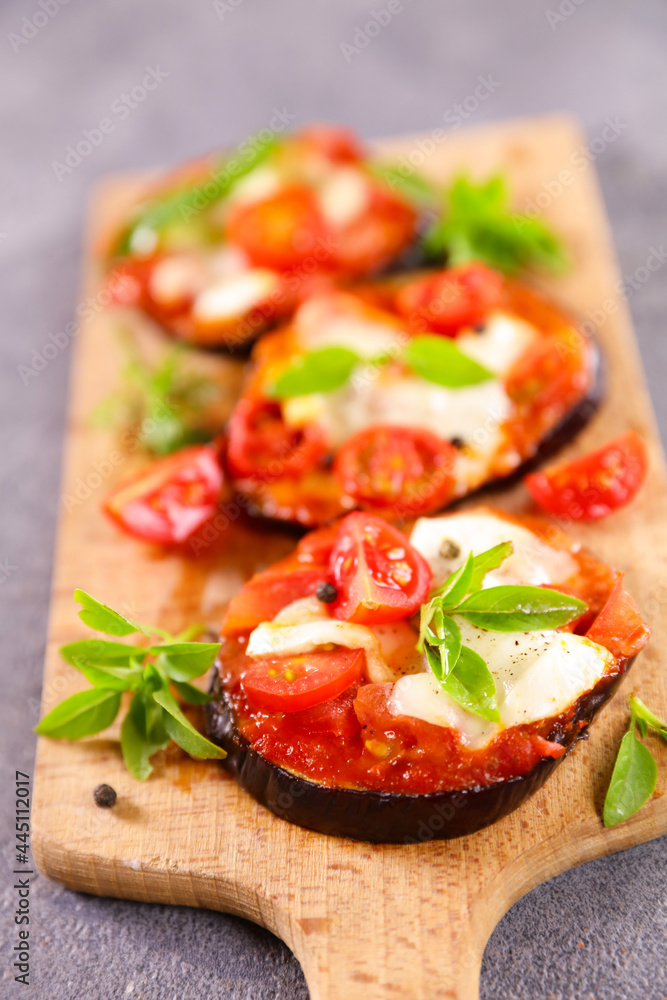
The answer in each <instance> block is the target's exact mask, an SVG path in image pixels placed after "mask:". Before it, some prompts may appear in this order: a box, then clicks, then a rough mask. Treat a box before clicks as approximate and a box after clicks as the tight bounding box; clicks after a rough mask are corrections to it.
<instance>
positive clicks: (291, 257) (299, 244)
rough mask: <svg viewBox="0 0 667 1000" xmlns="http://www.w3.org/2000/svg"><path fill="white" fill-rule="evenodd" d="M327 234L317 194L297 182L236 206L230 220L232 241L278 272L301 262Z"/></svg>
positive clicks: (228, 236) (230, 239) (229, 228)
mask: <svg viewBox="0 0 667 1000" xmlns="http://www.w3.org/2000/svg"><path fill="white" fill-rule="evenodd" d="M325 237H326V229H325V226H324V221H323V219H322V216H321V214H320V211H319V209H318V206H317V201H316V198H315V194H314V193H313V192H312V191H311V190H309V189H308V188H307V187H299V186H296V185H295V186H293V187H289V188H284V189H283V190H282V191H279V192H278V193H277V194H275V195H273V196H272V197H271V198H265V199H263V200H262V201H253V202H251V203H249V204H241V205H238V206H236V207H234V208H232V209H231V211H230V214H229V219H228V222H227V238H228V240H229V242H230V243H233V244H235V245H236V246H239V247H241V248H242V249H243V250H245V252H246V253H247V255H248V257H249V258H250V260H251V261H252V262H253V264H257V265H260V266H261V267H272V268H276V270H278V271H286V270H287V269H288V268H290V267H296V266H297V265H298V264H301V263H302V262H303V261H304V260H305V259H306V258H307V257H310V256H311V255H312V254H313V253H314V251H315V250H316V249H317V247H318V246H320V245H321V244H322V243H323V242H324V239H325Z"/></svg>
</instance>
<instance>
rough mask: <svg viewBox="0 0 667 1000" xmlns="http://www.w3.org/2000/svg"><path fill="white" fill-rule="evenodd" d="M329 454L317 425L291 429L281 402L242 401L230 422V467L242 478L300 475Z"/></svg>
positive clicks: (228, 455)
mask: <svg viewBox="0 0 667 1000" xmlns="http://www.w3.org/2000/svg"><path fill="white" fill-rule="evenodd" d="M325 453H326V445H325V442H324V438H323V437H322V434H321V431H320V430H319V428H318V427H317V426H316V425H315V424H308V425H307V426H305V427H304V428H298V429H297V428H291V427H288V426H287V424H286V423H285V421H284V420H283V416H282V410H281V408H280V404H279V403H274V402H271V401H270V400H262V399H241V400H240V401H239V402H238V403H237V405H236V408H235V410H234V412H233V413H232V416H231V418H230V421H229V429H228V438H227V464H228V466H229V469H230V472H231V473H232V475H234V476H237V477H239V478H244V477H245V476H248V477H250V478H253V479H261V480H270V479H278V478H282V477H283V476H300V475H301V474H302V473H304V472H306V471H307V470H309V469H311V468H314V467H315V466H316V465H317V463H318V462H319V460H320V458H321V457H322V456H323V455H324V454H325Z"/></svg>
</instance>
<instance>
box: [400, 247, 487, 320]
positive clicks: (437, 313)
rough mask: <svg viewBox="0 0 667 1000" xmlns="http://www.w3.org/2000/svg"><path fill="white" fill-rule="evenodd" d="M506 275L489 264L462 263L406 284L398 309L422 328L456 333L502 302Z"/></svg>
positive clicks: (402, 289) (483, 316) (401, 291)
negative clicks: (504, 276) (488, 265)
mask: <svg viewBox="0 0 667 1000" xmlns="http://www.w3.org/2000/svg"><path fill="white" fill-rule="evenodd" d="M502 290H503V276H502V275H501V274H500V273H499V272H498V271H494V270H492V268H490V267H487V266H486V264H480V263H474V264H462V265H461V266H459V267H450V268H447V270H446V271H441V272H440V273H438V274H434V275H427V276H426V277H424V278H418V279H417V280H416V281H411V282H410V283H409V284H407V285H404V287H403V288H401V289H400V291H399V292H398V294H397V296H396V308H397V309H398V311H399V313H401V315H403V316H405V317H406V319H408V320H410V322H411V323H412V324H413V325H414V326H416V327H417V328H419V329H428V330H433V331H435V332H436V333H444V334H447V335H448V336H454V335H455V334H456V332H457V331H458V330H460V329H461V327H464V326H474V325H475V324H476V323H481V322H482V321H483V320H484V319H486V317H487V315H488V313H489V312H490V310H491V309H493V308H494V307H495V306H497V305H498V303H499V301H500V298H501V294H502Z"/></svg>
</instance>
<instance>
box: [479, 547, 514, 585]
mask: <svg viewBox="0 0 667 1000" xmlns="http://www.w3.org/2000/svg"><path fill="white" fill-rule="evenodd" d="M513 551H514V546H513V544H512V542H501V543H500V544H499V545H494V546H493V548H492V549H487V550H486V552H480V554H479V555H478V556H475V557H474V559H473V567H472V576H471V579H470V586H469V587H468V590H469V591H470V593H473V592H474V591H477V590H479V589H480V588H481V586H482V584H483V583H484V577H485V576H486V574H487V573H490V572H491V570H494V569H498V567H499V566H500V565H501V564H502V563H504V561H505V560H506V559H507V557H508V556H511V555H512V552H513Z"/></svg>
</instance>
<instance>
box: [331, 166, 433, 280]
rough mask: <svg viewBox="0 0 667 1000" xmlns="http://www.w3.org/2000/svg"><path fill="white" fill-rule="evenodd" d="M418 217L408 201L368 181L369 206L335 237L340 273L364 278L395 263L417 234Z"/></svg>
mask: <svg viewBox="0 0 667 1000" xmlns="http://www.w3.org/2000/svg"><path fill="white" fill-rule="evenodd" d="M416 221H417V214H416V212H415V210H414V208H413V207H412V205H410V204H409V203H408V202H407V201H404V200H403V199H402V198H400V197H397V196H396V195H394V194H392V192H391V191H390V190H389V189H387V190H385V189H384V188H383V187H382V185H381V183H380V182H379V181H377V180H375V179H372V178H368V206H367V208H366V210H365V211H363V212H361V214H360V215H359V216H358V218H356V219H354V220H353V221H352V222H350V223H349V224H348V225H346V226H344V227H342V228H341V229H336V230H335V231H334V233H333V236H332V243H333V245H334V246H335V248H336V249H335V253H334V256H333V264H334V266H335V267H336V268H337V270H338V271H339V273H341V274H344V275H351V276H362V275H364V274H368V273H369V272H371V271H375V270H377V269H379V268H381V267H383V266H384V265H385V264H388V263H389V262H390V261H391V260H393V259H394V258H395V257H396V255H397V254H398V253H400V251H401V250H402V248H403V247H405V246H407V244H408V243H409V242H410V240H411V239H412V237H413V235H414V231H415V225H416Z"/></svg>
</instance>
